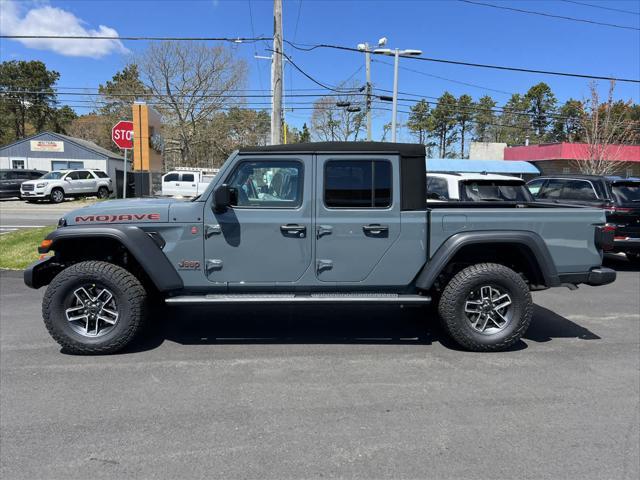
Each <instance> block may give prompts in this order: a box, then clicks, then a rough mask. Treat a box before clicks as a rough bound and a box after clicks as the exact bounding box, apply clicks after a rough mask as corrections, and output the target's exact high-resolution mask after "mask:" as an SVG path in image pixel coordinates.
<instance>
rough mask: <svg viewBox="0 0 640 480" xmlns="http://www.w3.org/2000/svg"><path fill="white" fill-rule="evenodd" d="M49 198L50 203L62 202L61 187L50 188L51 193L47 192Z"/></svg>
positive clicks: (62, 192) (62, 191) (62, 193)
mask: <svg viewBox="0 0 640 480" xmlns="http://www.w3.org/2000/svg"><path fill="white" fill-rule="evenodd" d="M54 192H56V193H54ZM60 194H61V195H60ZM49 200H50V201H51V203H62V202H64V190H62V189H61V188H54V189H52V190H51V193H50V194H49Z"/></svg>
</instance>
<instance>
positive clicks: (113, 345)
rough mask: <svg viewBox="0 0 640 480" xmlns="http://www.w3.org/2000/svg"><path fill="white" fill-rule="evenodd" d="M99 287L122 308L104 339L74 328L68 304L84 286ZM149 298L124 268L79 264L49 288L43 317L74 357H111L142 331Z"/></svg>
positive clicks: (73, 266)
mask: <svg viewBox="0 0 640 480" xmlns="http://www.w3.org/2000/svg"><path fill="white" fill-rule="evenodd" d="M92 283H95V284H98V285H100V286H103V287H105V288H107V289H109V290H110V291H111V292H112V293H113V296H114V298H115V300H116V304H117V306H118V313H119V317H118V321H117V323H116V324H115V326H114V327H113V329H112V330H111V331H109V332H108V333H106V334H105V335H103V336H100V337H87V336H84V335H81V334H80V333H78V332H76V331H75V330H74V329H73V328H71V326H70V324H69V322H68V320H67V318H66V315H65V301H66V299H67V298H68V296H69V295H73V292H74V291H75V290H76V289H77V288H79V287H80V286H83V285H86V284H92ZM146 312H147V294H146V291H145V289H144V287H143V286H142V284H141V283H140V281H139V280H138V279H137V278H136V277H135V276H133V275H132V274H131V273H129V272H128V271H127V270H125V269H124V268H122V267H119V266H117V265H114V264H112V263H107V262H100V261H86V262H80V263H76V264H75V265H72V266H70V267H68V268H66V269H64V270H63V271H62V272H60V273H59V274H58V275H56V277H55V278H54V279H53V280H52V281H51V283H50V284H49V286H48V288H47V291H46V293H45V295H44V299H43V301H42V317H43V319H44V323H45V325H46V327H47V330H49V333H50V334H51V336H52V337H53V339H54V340H55V341H56V342H58V343H59V344H60V346H62V348H63V351H65V352H67V353H74V354H93V355H96V354H108V353H115V352H117V351H119V350H122V349H123V348H124V347H125V346H126V345H128V344H129V343H130V342H131V341H132V340H133V339H134V338H135V336H136V334H137V333H138V332H139V331H140V330H141V329H142V327H143V323H144V319H145V316H146Z"/></svg>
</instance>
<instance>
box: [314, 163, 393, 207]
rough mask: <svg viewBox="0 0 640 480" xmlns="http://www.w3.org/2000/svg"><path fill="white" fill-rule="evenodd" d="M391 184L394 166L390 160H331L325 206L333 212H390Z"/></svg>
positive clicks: (325, 179)
mask: <svg viewBox="0 0 640 480" xmlns="http://www.w3.org/2000/svg"><path fill="white" fill-rule="evenodd" d="M391 180H392V179H391V163H390V162H388V161H386V160H329V161H328V162H327V163H326V164H325V171H324V203H325V205H326V206H327V207H329V208H388V207H390V206H391Z"/></svg>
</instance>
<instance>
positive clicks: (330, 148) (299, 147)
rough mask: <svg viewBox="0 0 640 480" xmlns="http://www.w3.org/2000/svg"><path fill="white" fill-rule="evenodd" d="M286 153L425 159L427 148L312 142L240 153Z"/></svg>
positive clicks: (268, 146) (368, 143)
mask: <svg viewBox="0 0 640 480" xmlns="http://www.w3.org/2000/svg"><path fill="white" fill-rule="evenodd" d="M261 152H274V153H275V152H286V153H294V152H296V153H321V152H333V153H339V152H368V153H373V152H376V153H398V154H400V156H401V157H424V156H425V153H426V152H425V147H424V145H420V144H417V143H389V142H311V143H290V144H287V145H267V146H263V147H244V148H241V149H240V153H244V154H247V153H261Z"/></svg>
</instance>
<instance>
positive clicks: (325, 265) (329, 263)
mask: <svg viewBox="0 0 640 480" xmlns="http://www.w3.org/2000/svg"><path fill="white" fill-rule="evenodd" d="M332 268H333V260H318V261H317V262H316V273H321V272H323V271H324V270H331V269H332Z"/></svg>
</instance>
